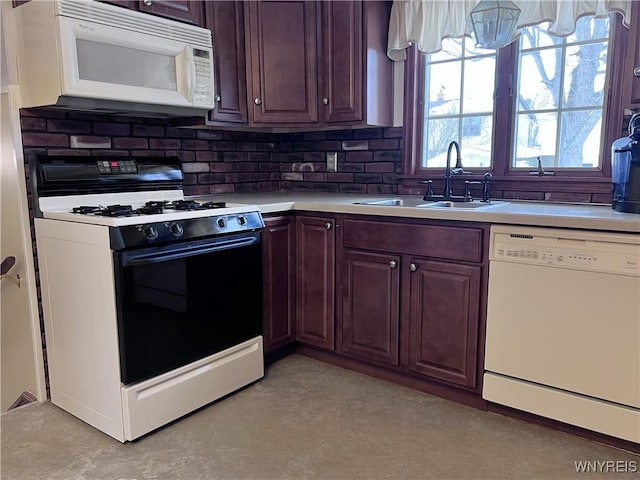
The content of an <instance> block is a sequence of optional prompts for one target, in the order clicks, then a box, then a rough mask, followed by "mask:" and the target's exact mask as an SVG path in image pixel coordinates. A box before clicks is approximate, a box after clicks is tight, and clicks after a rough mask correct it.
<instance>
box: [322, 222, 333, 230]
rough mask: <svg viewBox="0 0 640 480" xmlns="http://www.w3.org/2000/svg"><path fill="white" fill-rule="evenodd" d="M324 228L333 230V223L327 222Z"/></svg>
mask: <svg viewBox="0 0 640 480" xmlns="http://www.w3.org/2000/svg"><path fill="white" fill-rule="evenodd" d="M324 228H326V229H327V230H331V223H330V222H327V223H325V224H324Z"/></svg>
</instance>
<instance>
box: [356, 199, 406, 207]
mask: <svg viewBox="0 0 640 480" xmlns="http://www.w3.org/2000/svg"><path fill="white" fill-rule="evenodd" d="M355 204H356V205H378V206H380V207H398V206H402V205H403V200H400V199H399V198H385V199H383V200H371V201H369V202H355Z"/></svg>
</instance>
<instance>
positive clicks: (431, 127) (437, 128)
mask: <svg viewBox="0 0 640 480" xmlns="http://www.w3.org/2000/svg"><path fill="white" fill-rule="evenodd" d="M425 125H426V128H425V138H426V139H427V141H426V142H423V144H424V146H423V155H422V158H423V159H424V160H423V161H424V166H425V167H440V168H441V167H444V166H445V165H446V163H447V161H446V159H447V148H448V147H449V143H451V142H452V141H454V140H456V141H458V119H457V118H443V119H436V120H429V121H427V122H425ZM424 147H426V148H424Z"/></svg>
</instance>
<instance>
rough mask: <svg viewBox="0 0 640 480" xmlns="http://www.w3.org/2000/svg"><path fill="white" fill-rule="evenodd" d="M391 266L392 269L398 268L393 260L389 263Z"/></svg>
mask: <svg viewBox="0 0 640 480" xmlns="http://www.w3.org/2000/svg"><path fill="white" fill-rule="evenodd" d="M389 266H390V267H391V268H396V267H397V266H398V264H397V263H396V262H394V261H393V260H391V261H390V262H389Z"/></svg>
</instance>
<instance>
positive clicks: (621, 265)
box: [490, 227, 640, 276]
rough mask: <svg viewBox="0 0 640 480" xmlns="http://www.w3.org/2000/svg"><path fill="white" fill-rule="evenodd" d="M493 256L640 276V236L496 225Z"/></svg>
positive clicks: (500, 258)
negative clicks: (497, 226) (498, 226)
mask: <svg viewBox="0 0 640 480" xmlns="http://www.w3.org/2000/svg"><path fill="white" fill-rule="evenodd" d="M500 230H504V231H500ZM490 260H492V261H507V262H513V263H525V264H530V265H540V266H550V267H560V268H570V269H577V270H588V271H594V272H607V273H619V274H623V275H632V276H640V237H638V236H634V235H617V234H600V233H598V234H594V233H590V232H589V233H584V234H583V233H581V232H576V231H573V230H572V231H563V230H555V229H540V228H531V229H527V228H525V227H513V228H509V227H500V228H499V229H498V228H496V227H494V228H493V229H492V233H491V252H490Z"/></svg>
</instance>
